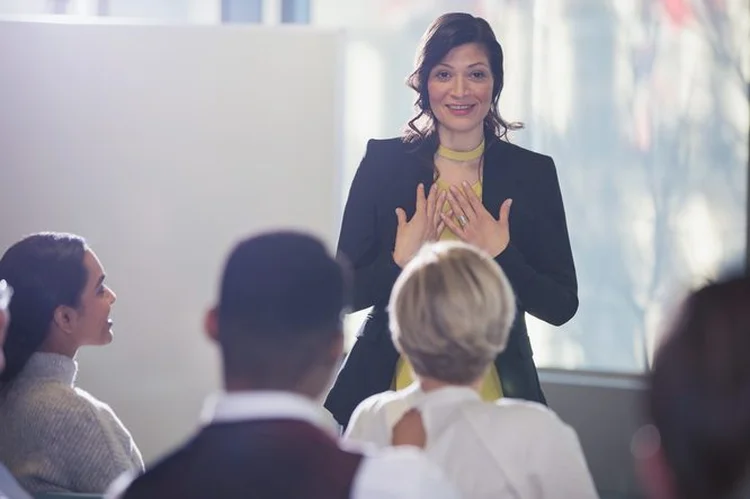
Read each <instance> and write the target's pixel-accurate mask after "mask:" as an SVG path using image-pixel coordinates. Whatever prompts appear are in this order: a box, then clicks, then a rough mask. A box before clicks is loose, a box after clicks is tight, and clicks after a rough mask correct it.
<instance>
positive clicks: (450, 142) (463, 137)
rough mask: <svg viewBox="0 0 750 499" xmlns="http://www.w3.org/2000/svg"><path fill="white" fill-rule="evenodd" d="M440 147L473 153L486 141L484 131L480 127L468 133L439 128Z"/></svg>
mask: <svg viewBox="0 0 750 499" xmlns="http://www.w3.org/2000/svg"><path fill="white" fill-rule="evenodd" d="M438 138H439V139H440V145H442V146H443V147H447V148H448V149H452V150H454V151H471V150H473V149H475V148H476V147H477V146H478V145H479V144H481V143H482V140H484V129H483V128H482V127H481V126H480V127H478V128H475V129H474V130H470V131H468V132H453V131H450V130H447V129H445V128H444V127H438Z"/></svg>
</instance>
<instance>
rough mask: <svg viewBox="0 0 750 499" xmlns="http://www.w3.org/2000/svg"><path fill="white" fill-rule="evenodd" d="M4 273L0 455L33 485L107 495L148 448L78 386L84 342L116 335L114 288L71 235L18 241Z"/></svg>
mask: <svg viewBox="0 0 750 499" xmlns="http://www.w3.org/2000/svg"><path fill="white" fill-rule="evenodd" d="M0 279H5V280H6V281H7V282H8V284H9V285H10V286H12V287H13V290H14V294H13V300H12V301H11V303H10V315H11V317H12V321H11V323H10V326H9V327H8V331H7V338H6V341H5V345H4V346H3V353H4V356H5V360H6V365H5V370H4V371H3V372H2V374H0V462H3V463H4V464H5V465H6V466H7V467H8V469H9V470H10V471H11V473H13V475H15V476H16V478H17V479H18V481H19V482H20V483H21V484H22V485H23V486H24V488H26V489H27V490H28V491H30V492H31V493H38V492H79V493H83V492H87V493H103V492H104V491H105V490H106V488H107V486H108V485H109V484H110V483H111V482H112V481H113V480H114V479H115V478H117V477H118V476H119V475H120V474H121V473H123V472H125V471H128V470H143V460H142V458H141V454H140V452H139V450H138V448H137V447H136V445H135V443H134V442H133V439H132V437H131V436H130V433H128V431H127V430H126V429H125V427H124V426H123V424H122V423H121V422H120V420H119V419H118V418H117V416H115V414H114V412H112V409H110V408H109V406H107V405H106V404H104V403H102V402H100V401H99V400H97V399H96V398H94V397H93V396H91V395H90V394H88V393H87V392H85V391H83V390H81V389H80V388H77V387H76V386H75V378H76V372H77V369H78V366H77V363H76V361H75V356H76V353H77V352H78V349H79V348H80V347H82V346H86V345H106V344H108V343H110V342H111V341H112V330H111V327H112V321H111V320H110V318H109V315H110V309H111V307H112V304H113V303H114V302H115V294H114V293H113V292H112V290H111V289H109V288H108V287H107V286H106V285H105V284H104V271H103V269H102V266H101V263H99V260H98V259H97V257H96V255H95V254H94V252H93V251H91V249H90V248H89V247H88V246H87V245H86V242H85V241H84V240H83V239H82V238H80V237H78V236H74V235H70V234H56V233H40V234H34V235H31V236H28V237H26V238H24V239H22V240H21V241H19V242H17V243H16V244H14V245H13V246H11V247H10V248H9V249H8V250H7V251H6V252H5V254H4V255H3V257H2V259H0Z"/></svg>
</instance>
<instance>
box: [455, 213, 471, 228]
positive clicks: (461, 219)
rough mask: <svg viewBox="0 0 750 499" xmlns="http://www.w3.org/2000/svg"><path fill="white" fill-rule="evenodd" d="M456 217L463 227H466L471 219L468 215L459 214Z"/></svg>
mask: <svg viewBox="0 0 750 499" xmlns="http://www.w3.org/2000/svg"><path fill="white" fill-rule="evenodd" d="M456 219H457V220H458V225H460V226H461V227H466V224H468V223H469V219H468V218H466V215H459V216H458V217H456Z"/></svg>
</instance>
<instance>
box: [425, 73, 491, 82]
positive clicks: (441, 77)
mask: <svg viewBox="0 0 750 499" xmlns="http://www.w3.org/2000/svg"><path fill="white" fill-rule="evenodd" d="M450 77H451V74H450V72H449V71H438V72H436V73H435V78H437V79H438V80H448V79H449V78H450ZM469 77H470V78H471V79H473V80H484V79H485V78H487V73H486V72H485V71H472V72H471V73H469Z"/></svg>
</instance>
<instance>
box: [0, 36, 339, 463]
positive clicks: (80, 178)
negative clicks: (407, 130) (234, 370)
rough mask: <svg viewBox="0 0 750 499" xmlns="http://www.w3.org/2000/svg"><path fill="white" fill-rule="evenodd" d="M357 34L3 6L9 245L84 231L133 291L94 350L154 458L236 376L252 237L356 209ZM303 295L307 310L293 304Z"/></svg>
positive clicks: (1, 81) (85, 362) (98, 377)
mask: <svg viewBox="0 0 750 499" xmlns="http://www.w3.org/2000/svg"><path fill="white" fill-rule="evenodd" d="M340 41H341V38H340V36H339V34H337V33H334V32H323V31H317V30H312V29H305V28H297V27H294V28H292V27H288V28H276V29H272V28H258V27H256V28H251V27H240V26H224V27H221V26H179V27H158V26H135V25H129V26H116V25H110V24H107V25H100V24H87V25H75V24H68V23H67V22H65V23H59V24H58V23H28V22H0V67H2V68H3V70H2V72H3V77H2V78H0V109H2V112H0V189H1V190H0V192H2V194H0V195H1V196H2V205H0V248H2V249H3V250H4V249H5V248H6V247H7V246H8V245H10V244H11V243H12V242H14V241H15V240H17V239H18V238H20V237H21V236H22V235H24V234H26V233H29V232H34V231H40V230H57V231H70V232H75V233H79V234H82V235H84V236H86V237H87V238H88V239H89V242H90V243H91V245H92V247H93V248H94V250H95V251H97V253H98V254H99V256H100V258H101V260H102V262H103V264H104V266H105V270H106V272H107V274H108V277H107V280H108V282H109V283H110V284H111V286H112V287H113V289H114V290H115V291H116V292H117V294H118V301H117V304H116V305H115V307H114V314H113V319H114V321H115V334H116V339H115V342H114V343H113V344H112V345H110V346H108V347H106V348H97V349H85V350H83V351H82V353H81V355H80V356H79V360H80V367H81V372H80V378H79V379H80V385H81V386H82V387H83V388H86V389H88V390H90V391H91V392H93V393H94V394H95V395H97V396H99V397H100V398H102V399H104V400H105V401H106V402H109V403H110V404H111V405H112V406H113V407H114V408H115V410H116V411H117V413H118V415H119V416H120V417H121V418H122V419H123V421H124V422H125V423H126V425H127V426H128V427H129V428H130V429H131V430H132V432H133V434H134V436H135V438H136V440H137V442H138V443H139V445H140V447H141V449H142V451H143V452H144V455H145V457H146V458H147V459H148V460H151V459H153V458H154V457H155V456H158V455H159V454H161V453H163V452H164V451H165V450H167V449H168V448H169V447H171V446H172V445H174V444H175V443H177V442H178V441H180V440H182V439H183V438H184V437H185V436H186V434H187V433H188V432H190V431H191V430H192V429H193V428H194V427H195V423H196V420H197V416H198V413H199V409H200V405H201V401H202V399H203V397H204V396H205V395H206V394H207V393H208V392H209V391H211V390H213V389H215V388H216V387H217V386H218V380H219V378H218V363H217V360H218V357H217V355H216V352H215V350H214V348H213V347H212V346H210V345H209V343H208V341H207V340H205V339H204V337H203V335H202V316H203V313H204V311H205V309H206V308H207V307H208V306H209V305H210V304H211V302H212V300H213V299H214V296H215V292H216V284H217V282H218V277H219V272H220V269H221V265H222V263H223V258H224V256H225V255H226V253H227V251H228V250H229V249H230V247H231V245H232V244H233V242H235V241H236V240H237V239H238V238H239V237H241V236H244V235H246V234H248V233H251V232H254V231H258V230H261V229H264V228H269V227H275V226H294V227H300V228H305V229H307V230H310V231H312V232H313V233H315V234H318V235H320V236H321V237H323V238H324V239H325V241H326V242H327V243H328V244H329V245H331V247H332V246H333V243H334V241H335V237H336V230H337V227H338V223H339V218H340V197H339V192H340V189H341V188H340V185H339V172H340V153H339V151H340V150H341V144H340V143H339V137H340V136H341V125H340V124H341V120H340V115H341V112H340V107H341V103H340V102H339V101H340V96H341V91H340V90H341V88H340V87H341V78H340V75H341V74H342V67H341V60H340V59H341V58H340V47H339V46H340ZM290 312H291V311H290Z"/></svg>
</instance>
